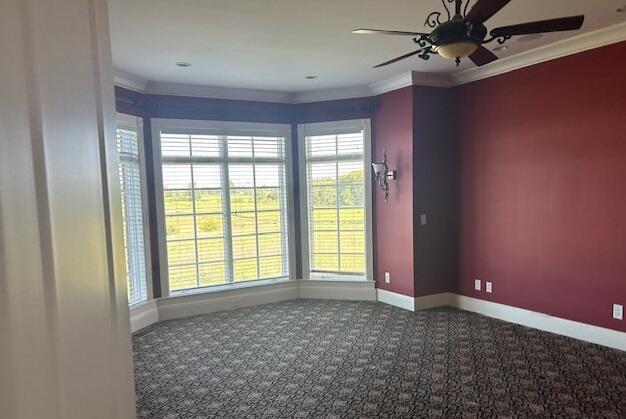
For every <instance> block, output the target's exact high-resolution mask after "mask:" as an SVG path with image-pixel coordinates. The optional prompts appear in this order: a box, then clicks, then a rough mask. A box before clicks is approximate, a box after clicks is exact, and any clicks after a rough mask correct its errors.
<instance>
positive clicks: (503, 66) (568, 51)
mask: <svg viewBox="0 0 626 419" xmlns="http://www.w3.org/2000/svg"><path fill="white" fill-rule="evenodd" d="M624 40H626V22H624V23H619V24H617V25H613V26H609V27H607V28H602V29H598V30H596V31H592V32H587V33H583V34H580V35H576V36H574V37H571V38H567V39H564V40H562V41H557V42H554V43H552V44H548V45H544V46H541V47H538V48H534V49H532V50H530V51H525V52H521V53H519V54H515V55H512V56H510V57H506V58H502V59H499V60H498V61H495V62H493V63H491V64H489V65H486V66H484V67H475V68H470V69H467V70H463V71H461V72H459V73H454V74H452V75H451V76H452V81H453V84H454V85H455V86H458V85H461V84H466V83H471V82H474V81H478V80H482V79H486V78H489V77H494V76H497V75H500V74H504V73H508V72H510V71H513V70H518V69H520V68H524V67H529V66H531V65H535V64H539V63H543V62H546V61H551V60H555V59H557V58H561V57H565V56H567V55H573V54H578V53H580V52H583V51H587V50H590V49H594V48H599V47H603V46H606V45H610V44H615V43H618V42H621V41H624Z"/></svg>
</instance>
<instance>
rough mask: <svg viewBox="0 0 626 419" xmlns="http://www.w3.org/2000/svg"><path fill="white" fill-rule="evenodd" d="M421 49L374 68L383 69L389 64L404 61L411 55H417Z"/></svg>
mask: <svg viewBox="0 0 626 419" xmlns="http://www.w3.org/2000/svg"><path fill="white" fill-rule="evenodd" d="M423 49H424V48H420V49H418V50H416V51H413V52H409V53H408V54H404V55H401V56H400V57H398V58H394V59H393V60H389V61H385V62H384V63H381V64H378V65H375V66H374V68H378V67H383V66H386V65H389V64H393V63H395V62H397V61H400V60H404V59H405V58H409V57H412V56H413V55H417V54H419V53H420V52H421V51H422V50H423Z"/></svg>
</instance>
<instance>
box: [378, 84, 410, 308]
mask: <svg viewBox="0 0 626 419" xmlns="http://www.w3.org/2000/svg"><path fill="white" fill-rule="evenodd" d="M379 99H380V103H379V108H378V110H377V112H376V115H375V118H374V121H373V123H372V134H373V138H374V142H373V145H374V146H373V150H372V160H382V147H386V148H387V159H388V161H389V166H390V168H391V169H396V170H397V171H398V180H397V181H395V182H392V184H391V186H390V190H389V200H388V202H387V203H386V204H385V201H384V199H383V196H382V192H381V190H380V188H378V187H375V188H374V212H375V218H374V235H375V238H376V241H375V243H376V247H375V269H376V271H375V275H376V278H377V284H376V286H377V287H378V288H381V289H384V290H388V291H392V292H396V293H400V294H404V295H408V296H414V295H415V286H414V269H413V268H414V265H413V161H412V156H413V90H412V88H411V87H406V88H404V89H400V90H396V91H393V92H389V93H385V94H383V95H380V96H379ZM385 271H388V272H390V273H391V283H390V284H385V281H384V272H385Z"/></svg>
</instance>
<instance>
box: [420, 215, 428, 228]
mask: <svg viewBox="0 0 626 419" xmlns="http://www.w3.org/2000/svg"><path fill="white" fill-rule="evenodd" d="M426 224H428V218H427V217H426V214H422V215H420V225H423V226H425V225H426Z"/></svg>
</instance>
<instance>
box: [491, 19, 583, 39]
mask: <svg viewBox="0 0 626 419" xmlns="http://www.w3.org/2000/svg"><path fill="white" fill-rule="evenodd" d="M584 21H585V16H582V15H580V16H570V17H561V18H558V19H549V20H539V21H537V22H528V23H520V24H519V25H511V26H503V27H501V28H496V29H494V30H492V31H491V34H492V35H494V36H504V35H528V34H532V33H545V32H560V31H573V30H576V29H580V28H581V27H582V26H583V22H584Z"/></svg>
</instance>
